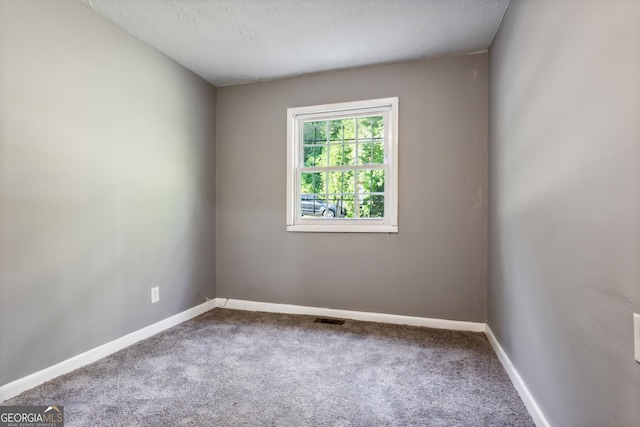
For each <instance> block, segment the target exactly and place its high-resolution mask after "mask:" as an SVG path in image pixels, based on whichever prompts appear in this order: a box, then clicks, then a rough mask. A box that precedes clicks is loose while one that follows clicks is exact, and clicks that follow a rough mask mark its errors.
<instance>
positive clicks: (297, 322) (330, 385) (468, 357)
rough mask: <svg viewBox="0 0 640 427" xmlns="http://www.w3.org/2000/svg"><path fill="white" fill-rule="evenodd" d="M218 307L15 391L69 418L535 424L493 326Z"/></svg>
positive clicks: (174, 422)
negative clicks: (490, 332)
mask: <svg viewBox="0 0 640 427" xmlns="http://www.w3.org/2000/svg"><path fill="white" fill-rule="evenodd" d="M314 319H315V317H312V316H299V315H284V314H269V313H253V312H244V311H237V310H228V309H215V310H212V311H210V312H208V313H205V314H204V315H202V316H200V317H197V318H195V319H193V320H190V321H188V322H185V323H182V324H180V325H178V326H176V327H174V328H172V329H169V330H167V331H165V332H163V333H160V334H158V335H156V336H154V337H152V338H149V339H147V340H144V341H141V342H139V343H138V344H136V345H134V346H131V347H129V348H127V349H125V350H123V351H120V352H118V353H115V354H113V355H111V356H109V357H107V358H105V359H102V360H100V361H98V362H96V363H93V364H91V365H88V366H85V367H83V368H81V369H78V370H76V371H74V372H71V373H69V374H66V375H63V376H61V377H59V378H56V379H55V380H53V381H50V382H48V383H45V384H43V385H41V386H38V387H36V388H34V389H32V390H29V391H27V392H25V393H22V394H21V395H19V396H17V397H15V398H13V399H10V400H7V401H5V402H4V403H3V405H52V404H58V405H64V412H65V418H66V420H65V421H66V422H65V425H66V426H98V425H109V426H181V425H195V426H296V427H298V426H363V427H364V426H366V427H370V426H533V425H534V424H533V421H532V419H531V418H530V416H529V415H528V413H527V410H526V408H525V406H524V404H523V403H522V401H521V400H520V398H519V396H518V394H517V393H516V391H515V389H514V388H513V385H512V384H511V382H510V381H509V378H508V377H507V374H506V373H505V371H504V369H503V368H502V366H501V365H500V362H499V361H498V358H497V357H496V355H495V353H494V352H493V350H492V349H491V346H490V345H489V342H488V341H487V338H486V337H485V336H484V334H481V333H473V332H456V331H442V330H434V329H428V328H419V327H411V326H398V325H386V324H380V323H369V322H358V321H352V320H346V321H345V323H344V325H331V324H323V323H315V322H314Z"/></svg>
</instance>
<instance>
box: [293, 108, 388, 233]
mask: <svg viewBox="0 0 640 427" xmlns="http://www.w3.org/2000/svg"><path fill="white" fill-rule="evenodd" d="M383 109H387V110H388V113H387V114H388V116H387V119H388V123H385V133H386V135H385V144H386V146H385V163H384V164H385V165H387V171H388V172H387V173H386V175H385V218H384V219H353V218H343V219H340V218H334V219H330V220H327V219H307V218H304V219H303V218H300V217H299V216H298V215H297V212H296V200H300V185H299V183H298V175H299V174H298V167H299V159H300V144H299V141H298V140H297V138H296V135H299V134H300V132H301V130H300V126H299V123H300V120H297V118H299V117H303V116H315V115H317V116H322V117H331V116H342V115H344V114H345V113H346V112H348V111H350V110H354V111H355V112H356V113H376V112H380V111H381V110H383ZM287 231H303V232H334V233H397V232H398V98H397V97H394V98H382V99H372V100H367V101H355V102H342V103H338V104H325V105H316V106H309V107H297V108H289V109H287Z"/></svg>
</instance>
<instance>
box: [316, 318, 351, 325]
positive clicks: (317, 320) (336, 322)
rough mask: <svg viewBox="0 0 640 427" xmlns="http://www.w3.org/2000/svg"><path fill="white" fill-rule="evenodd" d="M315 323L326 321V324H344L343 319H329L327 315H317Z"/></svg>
mask: <svg viewBox="0 0 640 427" xmlns="http://www.w3.org/2000/svg"><path fill="white" fill-rule="evenodd" d="M315 322H316V323H326V324H328V325H344V320H341V319H329V318H327V317H318V318H316V320H315Z"/></svg>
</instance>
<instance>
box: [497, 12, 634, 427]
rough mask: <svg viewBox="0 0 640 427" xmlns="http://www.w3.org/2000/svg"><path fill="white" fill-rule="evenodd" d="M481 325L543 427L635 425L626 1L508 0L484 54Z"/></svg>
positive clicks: (630, 43) (630, 37)
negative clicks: (484, 290) (484, 319)
mask: <svg viewBox="0 0 640 427" xmlns="http://www.w3.org/2000/svg"><path fill="white" fill-rule="evenodd" d="M490 64H491V66H490V113H489V115H490V144H489V152H490V158H489V166H490V168H489V177H490V185H489V203H490V208H489V230H490V237H489V246H490V251H489V261H490V267H489V293H488V296H489V298H488V303H489V305H488V322H489V326H490V327H491V328H492V330H493V332H494V333H495V335H496V336H497V338H498V340H499V341H500V343H501V344H502V346H503V347H504V349H505V351H506V352H507V354H508V355H509V357H510V358H511V360H512V362H513V363H514V365H515V367H516V369H517V370H518V371H519V373H520V374H521V375H522V377H523V378H524V380H525V382H526V383H527V385H528V387H529V389H530V390H531V392H532V394H533V395H534V397H535V399H536V400H537V402H538V403H539V404H540V406H541V408H542V410H543V412H544V413H545V415H546V416H547V418H548V420H549V421H550V422H551V424H552V425H554V426H638V425H639V424H638V423H639V422H640V409H639V408H640V405H639V403H640V364H637V363H635V362H634V358H633V332H632V331H633V326H632V311H636V312H638V311H640V239H639V236H640V197H639V196H640V193H639V183H640V151H639V147H640V145H639V144H640V2H638V1H622V0H617V1H608V2H605V1H580V2H572V1H566V0H564V1H518V0H516V1H512V3H511V5H510V7H509V9H508V11H507V14H506V16H505V19H504V22H503V23H502V27H501V29H500V31H499V34H498V37H497V39H496V41H495V43H494V45H493V47H492V48H491V52H490Z"/></svg>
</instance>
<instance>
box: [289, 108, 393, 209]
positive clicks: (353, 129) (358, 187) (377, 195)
mask: <svg viewBox="0 0 640 427" xmlns="http://www.w3.org/2000/svg"><path fill="white" fill-rule="evenodd" d="M303 141H304V146H303V150H304V151H303V153H304V166H305V167H327V166H330V167H340V168H341V169H340V170H332V171H322V172H303V173H302V177H301V178H302V179H301V193H302V194H315V195H318V197H320V198H321V199H323V200H326V201H327V202H328V203H331V204H335V205H336V206H338V207H339V208H342V209H344V210H345V211H346V217H347V218H355V217H356V204H357V211H358V213H359V215H358V217H360V218H382V217H384V195H383V193H384V180H385V176H384V170H383V169H376V168H375V167H376V166H377V165H382V164H383V163H384V119H383V117H382V116H371V117H356V118H344V119H340V120H324V121H315V122H305V123H304V127H303ZM356 165H358V166H361V165H371V167H372V168H371V169H366V168H365V169H362V168H358V169H355V168H354V169H349V166H356Z"/></svg>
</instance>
